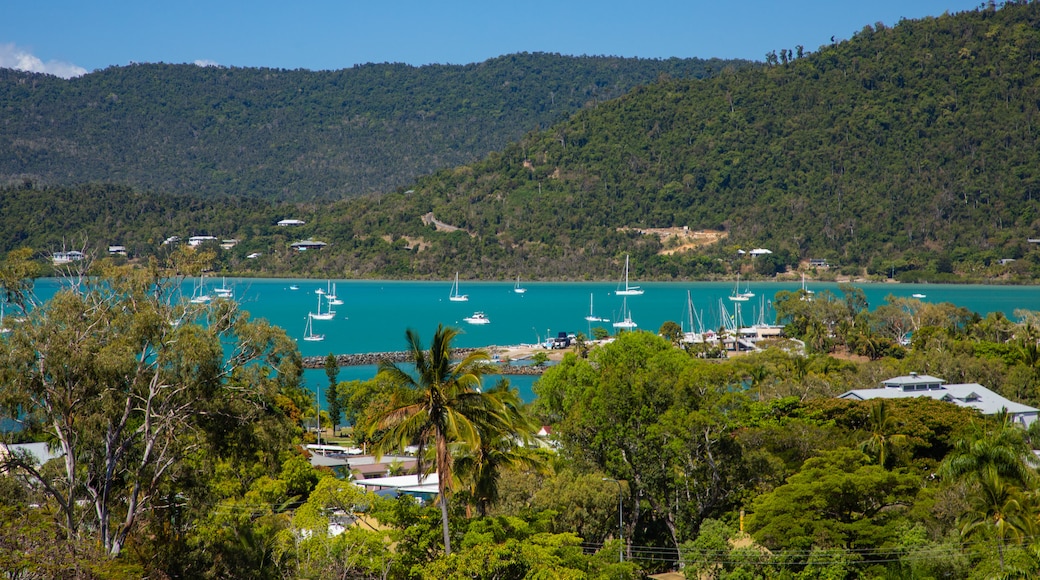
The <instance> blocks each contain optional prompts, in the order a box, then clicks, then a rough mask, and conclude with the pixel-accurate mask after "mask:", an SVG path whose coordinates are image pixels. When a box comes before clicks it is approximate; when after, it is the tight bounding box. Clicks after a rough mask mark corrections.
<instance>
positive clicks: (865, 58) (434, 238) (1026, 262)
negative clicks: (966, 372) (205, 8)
mask: <svg viewBox="0 0 1040 580" xmlns="http://www.w3.org/2000/svg"><path fill="white" fill-rule="evenodd" d="M1038 55H1040V5H1037V4H1036V3H1028V4H1008V5H1006V6H1004V7H1003V8H1001V9H999V10H998V9H995V8H982V9H979V10H976V11H972V12H966V13H961V14H956V15H944V16H941V17H938V18H929V19H925V20H920V21H909V20H908V21H902V22H900V23H898V24H897V25H895V26H893V27H884V26H881V25H877V26H876V27H872V26H867V27H864V28H863V30H862V31H860V32H859V33H858V34H856V35H855V36H854V37H853V38H852V39H850V40H848V41H845V42H841V43H837V44H834V45H832V46H824V47H821V48H820V49H819V50H818V51H816V52H812V53H806V52H804V51H801V50H799V51H796V52H793V53H792V51H788V50H781V52H780V57H779V58H776V59H773V58H770V59H769V61H770V64H769V65H767V66H762V67H753V68H742V69H733V68H727V69H724V70H721V71H720V72H719V74H717V75H715V76H713V77H711V78H707V79H678V78H675V79H670V78H662V79H661V80H660V81H659V82H655V83H652V84H648V85H646V86H641V87H638V88H637V89H635V90H634V91H632V92H631V93H630V94H627V95H625V96H623V97H621V98H618V99H615V100H611V101H606V102H603V103H601V104H599V105H598V106H596V107H590V108H584V109H582V110H581V111H579V112H577V113H576V114H574V115H573V116H572V117H570V118H568V119H566V120H565V121H563V122H560V123H558V124H556V125H552V126H549V127H548V128H546V129H544V130H540V131H535V132H530V133H528V134H526V135H525V136H523V137H522V138H520V139H519V140H517V141H515V142H513V143H510V144H508V145H506V146H504V147H502V148H501V150H499V151H496V152H493V153H491V154H489V155H487V156H486V157H485V158H484V159H482V160H481V161H479V162H476V163H473V164H470V165H462V166H452V168H450V169H441V170H439V171H437V172H435V173H432V174H429V175H427V176H425V177H421V178H419V179H418V180H417V181H415V182H413V184H412V185H408V186H402V187H399V188H397V190H396V191H394V192H392V193H388V194H383V195H371V194H370V195H363V196H360V197H357V198H352V199H348V200H342V201H339V202H334V203H320V202H312V203H308V204H306V205H291V206H279V205H262V206H256V207H255V208H248V207H236V208H234V210H233V211H229V213H231V214H232V215H233V216H235V217H233V218H232V219H231V221H228V220H227V219H223V221H221V220H220V219H217V220H216V221H213V222H209V221H206V220H203V219H201V218H199V219H196V218H195V217H192V218H191V220H189V221H188V222H186V223H194V224H200V223H206V224H211V225H209V226H207V229H208V231H207V232H205V233H208V234H211V235H216V236H218V237H222V238H223V237H239V238H241V239H243V243H242V244H240V246H239V247H237V248H236V249H235V250H234V251H233V252H231V253H225V254H221V256H220V257H219V258H220V263H219V264H218V266H219V267H221V268H231V269H234V270H237V271H239V272H242V273H245V274H249V273H258V274H259V273H264V274H267V275H270V274H287V275H289V274H291V275H316V276H321V277H328V276H344V277H390V278H424V277H440V278H444V277H447V276H449V275H451V274H453V273H454V271H456V270H459V271H461V273H462V274H463V275H465V276H468V277H480V278H484V279H508V278H510V277H512V276H515V274H516V272H518V271H520V272H523V273H524V276H525V277H528V278H541V279H550V278H552V279H561V278H570V279H583V278H596V279H610V278H615V277H616V276H617V275H618V272H619V271H620V262H621V261H622V260H623V259H624V255H625V254H631V255H632V264H633V274H634V275H635V276H637V277H639V278H640V279H649V278H655V279H664V280H669V279H689V278H706V277H708V278H710V277H720V276H729V275H731V274H732V273H733V271H734V270H735V269H737V268H740V269H742V270H743V271H744V272H745V273H746V274H748V275H759V276H772V275H773V274H774V273H776V272H778V271H783V269H784V268H786V267H792V266H798V264H799V263H804V261H805V260H807V259H810V258H817V259H825V260H827V261H828V262H829V263H830V264H832V265H834V266H836V268H835V269H833V270H831V272H832V273H834V272H843V273H846V274H855V275H859V274H862V273H864V272H865V273H867V274H871V275H875V276H879V277H880V276H886V277H887V276H889V275H895V276H896V277H897V278H900V279H903V280H930V281H936V282H941V281H990V282H993V281H1009V282H1022V281H1027V280H1035V279H1036V278H1038V277H1040V259H1038V258H1037V253H1036V251H1035V245H1034V244H1032V243H1030V242H1028V240H1029V239H1030V238H1037V237H1040V228H1037V225H1038V224H1037V220H1038V217H1040V216H1038V207H1037V203H1038V202H1037V197H1038V196H1040V149H1038V148H1037V147H1036V137H1035V135H1036V134H1037V132H1038V127H1037V122H1038V119H1040V61H1038V58H1037V57H1038ZM512 58H515V57H504V60H506V61H508V60H510V59H512ZM501 61H502V60H501V59H500V60H499V61H497V62H501ZM133 68H134V67H130V69H133ZM478 68H479V65H478ZM130 69H118V71H115V72H120V73H122V74H130V72H131V71H130ZM142 70H143V71H163V70H167V68H164V67H162V66H156V67H144V68H142ZM169 70H176V71H178V72H179V73H181V74H187V73H188V72H190V73H191V74H194V75H203V76H205V75H230V76H232V77H233V76H235V75H238V74H239V72H240V71H237V70H223V71H222V70H210V69H198V68H194V67H169ZM373 70H375V69H373ZM387 70H389V69H387ZM370 72H371V71H370ZM242 74H244V75H245V74H248V75H258V74H259V73H257V72H256V71H244V72H242ZM280 74H286V75H289V74H290V73H280ZM292 74H295V73H292ZM300 74H308V75H309V74H311V73H300ZM343 74H346V73H343ZM275 76H277V75H275ZM212 78H217V77H216V76H213V77H212ZM251 78H254V79H257V78H259V77H257V76H252V77H251ZM314 78H317V77H314ZM496 86H498V85H496ZM200 91H201V89H200ZM431 94H432V93H431ZM474 106H475V105H474ZM265 110H268V109H265ZM303 110H309V111H314V110H316V109H307V108H299V107H286V109H285V110H284V113H283V114H285V115H290V114H291V115H293V116H299V115H302V114H303V113H302V112H301V111H303ZM183 114H184V115H188V113H187V112H184V113H183ZM252 120H253V121H255V119H252ZM226 123H227V122H226V121H225V124H226ZM217 125H218V128H217V129H214V131H215V133H214V134H222V133H221V131H222V129H220V128H219V127H220V124H219V123H218V124H217ZM276 125H279V126H282V125H283V124H282V123H281V122H279V123H276ZM231 133H233V132H230V131H229V133H228V137H227V138H228V139H232V135H231ZM314 134H315V133H306V135H314ZM236 135H237V134H236ZM286 135H290V134H289V133H286ZM300 135H301V136H300V137H299V140H301V141H302V140H304V139H307V138H309V137H305V136H303V135H304V133H300ZM0 138H4V139H8V137H7V136H4V137H0ZM236 138H237V137H236ZM293 138H296V137H293ZM42 139H43V138H42V137H41V140H42ZM174 140H175V139H174ZM231 142H232V141H228V143H231ZM426 145H430V143H426ZM271 147H275V146H274V145H272V146H271ZM229 148H230V145H229ZM27 149H29V148H28V147H27V146H26V147H21V148H20V149H18V151H25V150H27ZM255 149H257V148H256V147H249V146H244V147H240V150H236V151H235V153H236V155H237V156H241V157H243V158H248V156H249V155H251V154H252V151H254V150H255ZM434 149H436V147H434ZM68 150H69V151H71V152H75V151H77V150H78V149H77V148H76V147H74V146H71V145H70V146H69V149H68ZM0 151H2V152H7V153H5V154H9V153H10V151H9V150H8V149H6V148H0ZM199 151H200V155H202V153H201V150H199ZM224 153H225V154H226V153H227V151H224ZM43 155H44V154H43V153H41V156H43ZM236 155H225V159H229V158H233V157H236ZM140 157H145V158H147V157H155V155H141V156H140ZM305 158H306V156H304V157H298V158H296V161H295V162H294V163H296V165H297V166H300V165H301V164H306V163H303V162H302V161H301V159H305ZM173 159H174V158H172V157H171V158H170V162H171V163H174V161H173ZM177 162H180V161H177ZM250 163H252V162H250ZM256 163H258V164H257V165H256V168H257V171H277V169H276V168H275V167H274V166H273V165H272V166H267V165H264V164H262V163H259V162H256ZM131 165H132V164H130V163H128V164H127V165H126V166H127V167H130V166H131ZM55 167H60V164H56V165H55ZM219 173H220V172H219V171H217V170H216V169H215V170H214V172H213V174H214V175H217V174H219ZM321 174H322V173H321V172H318V173H315V174H314V175H321ZM249 175H256V174H255V173H248V172H247V173H242V174H239V173H235V172H228V173H227V176H228V179H231V176H234V179H235V180H243V179H246V178H247V177H246V176H249ZM329 175H331V173H330V174H329ZM330 179H331V178H330ZM21 187H23V186H17V187H15V188H14V190H19V188H21ZM46 191H48V192H50V193H53V191H52V190H46ZM50 193H48V195H50ZM286 193H287V194H288V193H291V192H290V191H288V190H286ZM163 203H167V202H163ZM214 210H215V211H216V212H217V214H220V213H221V212H222V211H228V210H221V209H220V208H219V207H216V208H214ZM254 210H255V212H254ZM290 214H292V215H294V216H295V217H300V218H301V219H306V221H307V225H306V226H305V227H304V228H300V229H294V230H293V231H292V232H285V231H284V229H277V228H273V223H274V221H276V220H277V219H280V217H288V216H290ZM98 215H100V214H98ZM208 215H209V214H208ZM207 219H209V218H207ZM15 221H16V222H17V220H15ZM29 223H31V222H29ZM222 224H223V225H222ZM250 224H255V225H250ZM16 225H20V227H22V228H23V229H25V228H26V227H27V226H26V225H25V223H19V224H16ZM162 225H163V226H164V227H163V228H162V229H164V230H171V229H174V230H177V231H173V232H169V233H172V234H177V235H182V236H183V235H185V234H187V235H191V233H192V232H189V231H184V230H187V229H189V228H187V227H186V226H185V227H179V229H178V228H174V227H172V226H173V224H172V223H167V224H162ZM42 227H43V226H41V228H42ZM646 228H675V229H676V230H677V231H679V232H684V233H685V232H698V231H706V232H709V233H712V234H714V235H716V236H717V237H718V238H719V240H718V241H717V242H716V243H714V244H710V245H701V246H698V247H695V248H694V249H689V248H688V247H686V246H683V244H685V243H686V242H687V241H689V240H684V239H677V238H674V237H673V238H670V239H668V238H664V237H659V236H657V235H645V234H643V233H640V232H638V231H636V230H637V229H646ZM199 229H201V228H199ZM94 231H98V232H101V233H100V234H98V237H97V238H93V239H95V240H96V241H97V242H98V243H101V242H102V241H105V240H102V239H101V238H103V237H104V236H105V235H106V234H105V233H104V232H106V231H107V228H106V227H95V229H94ZM71 233H74V231H73V230H71V229H69V228H62V229H60V230H57V231H50V230H43V229H39V228H38V229H36V230H34V231H30V232H28V233H27V234H26V235H25V236H23V240H24V242H23V243H25V244H31V243H36V242H33V241H32V240H39V239H46V240H47V241H46V244H50V245H53V244H54V243H55V241H56V240H57V239H58V238H60V237H63V236H67V235H69V234H71ZM167 235H169V234H167ZM304 237H308V238H314V239H318V240H321V241H324V242H326V243H328V244H329V245H328V247H327V248H326V249H325V250H323V251H320V252H307V253H306V255H295V254H293V253H292V252H289V251H288V249H287V247H288V244H289V243H291V242H292V241H294V239H302V238H304ZM136 239H140V240H143V242H142V243H148V242H147V241H148V240H152V243H154V240H155V239H157V237H156V236H155V235H149V236H137V237H136ZM11 243H13V242H8V245H7V246H6V247H7V248H10V247H13V246H12V245H10V244H11ZM114 243H118V242H114ZM35 247H37V248H38V249H39V248H41V247H42V246H39V245H36V246H35ZM756 247H763V248H768V249H770V250H772V251H773V252H774V253H773V254H772V255H770V256H766V257H765V258H757V259H755V260H751V259H750V258H747V257H746V256H744V257H742V255H741V254H739V253H738V250H750V249H752V248H756ZM669 250H685V251H677V252H674V253H669ZM257 251H259V252H263V253H264V254H265V255H266V256H267V258H265V259H263V260H250V261H245V260H243V256H244V255H245V253H246V252H257ZM1010 260H1014V261H1010Z"/></svg>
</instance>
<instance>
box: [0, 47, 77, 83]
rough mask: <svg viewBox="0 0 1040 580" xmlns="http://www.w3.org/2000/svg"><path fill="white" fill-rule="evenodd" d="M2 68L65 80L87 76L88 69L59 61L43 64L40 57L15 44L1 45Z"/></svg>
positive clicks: (0, 64)
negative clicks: (43, 74)
mask: <svg viewBox="0 0 1040 580" xmlns="http://www.w3.org/2000/svg"><path fill="white" fill-rule="evenodd" d="M0 68H13V69H15V70H24V71H28V72H38V73H46V74H49V75H54V76H58V77H61V78H63V79H71V78H72V77H78V76H83V75H85V74H87V69H85V68H83V67H81V66H76V65H74V64H72V63H68V62H61V61H57V60H51V61H47V62H43V61H42V60H40V58H39V57H37V56H35V55H32V54H30V53H28V52H26V51H24V50H22V49H20V48H18V47H17V46H15V45H14V43H8V44H0Z"/></svg>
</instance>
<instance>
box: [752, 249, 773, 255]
mask: <svg viewBox="0 0 1040 580" xmlns="http://www.w3.org/2000/svg"><path fill="white" fill-rule="evenodd" d="M772 253H773V250H767V249H765V248H755V249H754V250H751V252H750V254H751V255H752V256H765V255H766V254H772Z"/></svg>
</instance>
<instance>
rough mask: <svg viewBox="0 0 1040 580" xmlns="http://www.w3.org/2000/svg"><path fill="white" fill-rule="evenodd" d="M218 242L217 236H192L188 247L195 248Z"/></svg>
mask: <svg viewBox="0 0 1040 580" xmlns="http://www.w3.org/2000/svg"><path fill="white" fill-rule="evenodd" d="M215 241H217V237H216V236H192V237H190V238H188V245H189V246H192V247H195V246H199V245H201V244H202V243H203V242H215Z"/></svg>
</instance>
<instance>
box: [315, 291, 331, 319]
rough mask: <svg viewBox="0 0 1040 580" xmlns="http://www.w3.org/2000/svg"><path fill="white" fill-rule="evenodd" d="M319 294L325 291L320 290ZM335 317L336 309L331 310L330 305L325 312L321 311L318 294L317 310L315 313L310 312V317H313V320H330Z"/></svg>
mask: <svg viewBox="0 0 1040 580" xmlns="http://www.w3.org/2000/svg"><path fill="white" fill-rule="evenodd" d="M321 294H325V293H324V292H322V293H321ZM335 317H336V311H335V310H332V307H331V306H330V307H329V309H328V310H326V311H325V312H322V311H321V295H320V294H319V295H318V312H317V313H314V312H311V313H310V318H313V319H314V320H332V319H333V318H335Z"/></svg>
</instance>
